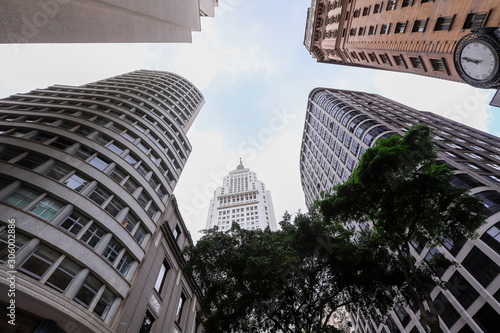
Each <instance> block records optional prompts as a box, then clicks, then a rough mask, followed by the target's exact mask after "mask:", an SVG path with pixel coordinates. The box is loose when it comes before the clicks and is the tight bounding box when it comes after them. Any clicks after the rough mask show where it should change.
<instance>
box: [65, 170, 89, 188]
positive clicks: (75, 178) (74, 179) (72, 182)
mask: <svg viewBox="0 0 500 333" xmlns="http://www.w3.org/2000/svg"><path fill="white" fill-rule="evenodd" d="M88 183H89V180H88V179H86V178H85V177H83V176H81V175H80V174H77V173H75V174H73V175H71V177H69V178H68V179H66V180H65V181H64V185H66V186H67V187H69V188H70V189H73V190H75V191H77V192H80V191H81V190H83V189H84V188H85V186H87V184H88Z"/></svg>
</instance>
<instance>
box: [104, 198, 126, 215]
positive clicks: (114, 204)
mask: <svg viewBox="0 0 500 333" xmlns="http://www.w3.org/2000/svg"><path fill="white" fill-rule="evenodd" d="M123 208H124V205H123V204H122V203H121V202H120V201H119V200H118V199H116V198H113V199H111V201H110V202H109V204H108V205H106V207H105V208H104V210H105V211H107V212H108V213H110V214H111V215H112V216H113V217H116V216H117V215H118V214H119V213H120V212H121V211H122V209H123Z"/></svg>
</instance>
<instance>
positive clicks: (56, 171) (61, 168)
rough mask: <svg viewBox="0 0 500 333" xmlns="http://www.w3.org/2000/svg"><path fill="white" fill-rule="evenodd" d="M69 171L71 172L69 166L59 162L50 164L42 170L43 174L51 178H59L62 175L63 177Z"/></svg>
mask: <svg viewBox="0 0 500 333" xmlns="http://www.w3.org/2000/svg"><path fill="white" fill-rule="evenodd" d="M70 172H71V168H69V167H67V166H65V165H63V164H61V163H55V164H53V165H52V166H50V167H49V168H48V169H47V170H45V171H44V172H43V174H44V175H46V176H48V177H50V178H52V179H55V180H61V179H62V178H63V177H65V176H66V175H67V174H68V173H70Z"/></svg>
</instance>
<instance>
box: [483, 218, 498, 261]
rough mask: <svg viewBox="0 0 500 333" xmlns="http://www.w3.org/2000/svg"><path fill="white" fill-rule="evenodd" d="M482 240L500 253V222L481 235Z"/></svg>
mask: <svg viewBox="0 0 500 333" xmlns="http://www.w3.org/2000/svg"><path fill="white" fill-rule="evenodd" d="M481 240H482V241H483V242H485V243H486V244H487V245H488V246H489V247H491V248H492V249H493V250H495V251H496V252H497V253H498V254H500V222H498V223H497V224H495V225H494V226H492V227H491V228H489V229H488V230H487V231H486V232H485V233H484V234H483V235H482V236H481Z"/></svg>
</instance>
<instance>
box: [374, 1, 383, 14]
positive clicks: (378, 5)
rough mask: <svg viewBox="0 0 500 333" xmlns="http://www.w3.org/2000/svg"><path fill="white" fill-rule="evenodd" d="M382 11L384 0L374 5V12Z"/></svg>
mask: <svg viewBox="0 0 500 333" xmlns="http://www.w3.org/2000/svg"><path fill="white" fill-rule="evenodd" d="M380 12H382V2H381V3H377V4H375V6H374V7H373V14H377V13H380Z"/></svg>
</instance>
